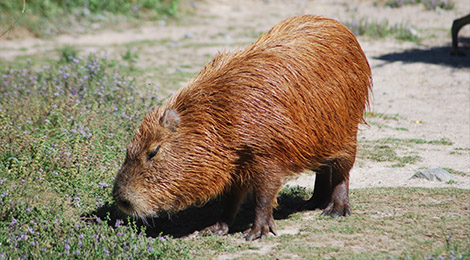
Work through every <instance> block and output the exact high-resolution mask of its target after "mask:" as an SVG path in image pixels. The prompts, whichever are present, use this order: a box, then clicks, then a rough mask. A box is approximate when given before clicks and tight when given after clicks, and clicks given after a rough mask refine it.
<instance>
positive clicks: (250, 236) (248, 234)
mask: <svg viewBox="0 0 470 260" xmlns="http://www.w3.org/2000/svg"><path fill="white" fill-rule="evenodd" d="M269 232H271V233H273V234H274V235H275V236H276V235H277V232H276V229H275V227H274V220H273V221H272V223H271V224H265V225H253V227H252V228H250V229H248V230H247V231H245V233H244V234H243V237H244V238H245V239H246V241H253V240H255V239H258V238H265V237H267V236H268V234H269Z"/></svg>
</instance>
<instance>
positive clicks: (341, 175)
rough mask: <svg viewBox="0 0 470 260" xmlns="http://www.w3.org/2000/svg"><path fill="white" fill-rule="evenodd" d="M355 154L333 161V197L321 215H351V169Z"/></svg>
mask: <svg viewBox="0 0 470 260" xmlns="http://www.w3.org/2000/svg"><path fill="white" fill-rule="evenodd" d="M354 159H355V156H354V155H353V156H350V157H347V158H340V159H335V160H332V161H331V184H332V185H331V189H332V193H331V199H330V202H329V203H328V206H327V207H326V208H325V210H324V211H323V213H322V214H321V216H332V217H341V216H350V215H351V210H350V207H349V171H350V170H351V168H352V165H353V163H354Z"/></svg>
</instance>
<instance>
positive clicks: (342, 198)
mask: <svg viewBox="0 0 470 260" xmlns="http://www.w3.org/2000/svg"><path fill="white" fill-rule="evenodd" d="M321 216H331V217H333V218H336V217H343V216H344V217H346V216H351V209H350V207H349V196H348V188H347V184H346V183H345V182H343V183H341V184H338V185H337V186H336V187H335V189H334V190H333V194H332V195H331V201H330V203H329V204H328V206H327V207H326V209H325V210H324V211H323V213H322V214H321Z"/></svg>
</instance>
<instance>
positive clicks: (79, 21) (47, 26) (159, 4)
mask: <svg viewBox="0 0 470 260" xmlns="http://www.w3.org/2000/svg"><path fill="white" fill-rule="evenodd" d="M178 4H179V1H178V0H168V1H167V0H154V1H148V0H134V1H127V0H117V1H104V0H87V1H85V0H74V1H60V0H51V1H21V0H13V1H0V35H1V34H3V33H6V32H8V33H10V34H13V35H15V34H32V35H34V36H37V37H44V36H47V35H54V34H58V33H66V32H74V33H77V32H80V31H76V30H77V29H79V30H82V31H85V30H90V29H98V28H100V27H102V26H103V25H104V26H106V27H109V26H113V25H114V26H115V25H116V24H120V23H124V22H128V23H132V22H133V21H136V20H155V19H162V18H163V17H169V16H173V15H175V14H176V13H177V11H178ZM12 29H13V30H12Z"/></svg>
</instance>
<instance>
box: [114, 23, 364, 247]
mask: <svg viewBox="0 0 470 260" xmlns="http://www.w3.org/2000/svg"><path fill="white" fill-rule="evenodd" d="M371 85H372V84H371V71H370V68H369V64H368V62H367V59H366V57H365V55H364V53H363V52H362V50H361V48H360V46H359V43H358V42H357V40H356V38H355V37H354V36H353V34H352V33H351V32H350V31H349V30H348V29H347V28H346V27H345V26H343V25H342V24H340V23H339V22H337V21H334V20H332V19H328V18H323V17H318V16H311V15H305V16H300V17H293V18H289V19H287V20H285V21H283V22H281V23H279V24H278V25H276V26H275V27H274V28H272V29H271V30H270V31H269V32H268V33H267V34H265V35H263V36H261V37H260V39H258V41H256V42H255V43H254V44H253V45H251V46H249V47H248V48H246V49H245V50H239V51H236V52H234V53H221V54H219V55H217V56H216V57H215V59H214V60H213V61H211V62H210V63H209V64H207V65H206V66H205V68H204V69H203V70H202V71H201V72H200V73H199V74H198V75H197V76H196V77H195V78H194V79H193V80H192V81H191V82H189V83H188V84H187V86H185V87H183V88H182V89H181V90H180V91H179V92H178V93H177V94H176V95H175V96H174V97H172V98H171V99H170V100H169V101H168V103H167V104H166V106H165V107H164V108H162V109H156V110H154V111H153V112H151V113H149V114H148V115H146V117H145V118H144V120H143V122H142V124H141V126H140V128H139V130H138V131H137V133H136V135H135V137H134V138H133V140H132V141H131V143H130V145H129V147H128V149H127V156H126V159H125V162H124V164H123V166H122V168H121V170H120V171H119V173H118V175H117V178H116V182H115V185H114V190H113V196H114V198H115V200H116V202H117V204H118V205H119V207H120V208H121V209H122V210H123V211H124V212H126V213H128V214H132V215H137V216H141V217H143V216H148V215H154V214H156V213H158V212H159V211H168V212H175V211H178V210H181V209H184V208H186V207H188V206H190V205H193V204H202V203H205V202H207V201H208V200H210V199H212V198H214V197H217V196H218V195H221V194H224V196H225V197H224V198H225V206H224V214H223V216H222V218H221V220H220V221H219V222H218V223H216V224H214V225H213V226H210V227H208V228H206V229H205V231H206V232H211V233H217V234H226V233H227V232H228V226H229V225H230V224H231V223H232V222H233V220H234V218H235V215H236V213H237V211H238V208H239V206H240V204H241V202H242V200H243V199H244V197H245V195H246V194H247V192H248V191H252V192H253V196H254V200H255V204H256V208H255V220H254V223H253V227H252V228H251V229H250V230H249V231H248V232H247V233H246V238H247V239H248V240H252V239H257V238H260V237H263V236H266V235H267V234H268V233H269V232H270V231H271V232H273V233H275V231H274V220H273V217H272V209H273V207H274V206H275V205H276V195H277V193H278V191H279V189H280V187H281V184H282V181H283V179H284V177H286V176H292V175H295V174H298V173H300V172H302V171H304V170H314V171H316V172H317V173H318V174H317V180H316V183H315V190H314V195H313V196H312V199H310V200H309V202H308V203H307V205H306V207H307V208H312V209H315V208H326V209H325V211H324V212H323V215H331V216H347V215H349V214H350V208H349V199H348V184H349V170H350V169H351V167H352V165H353V163H354V160H355V154H356V135H357V130H358V124H359V123H361V122H362V120H363V112H364V109H365V108H366V106H367V104H368V96H369V91H370V90H371Z"/></svg>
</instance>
